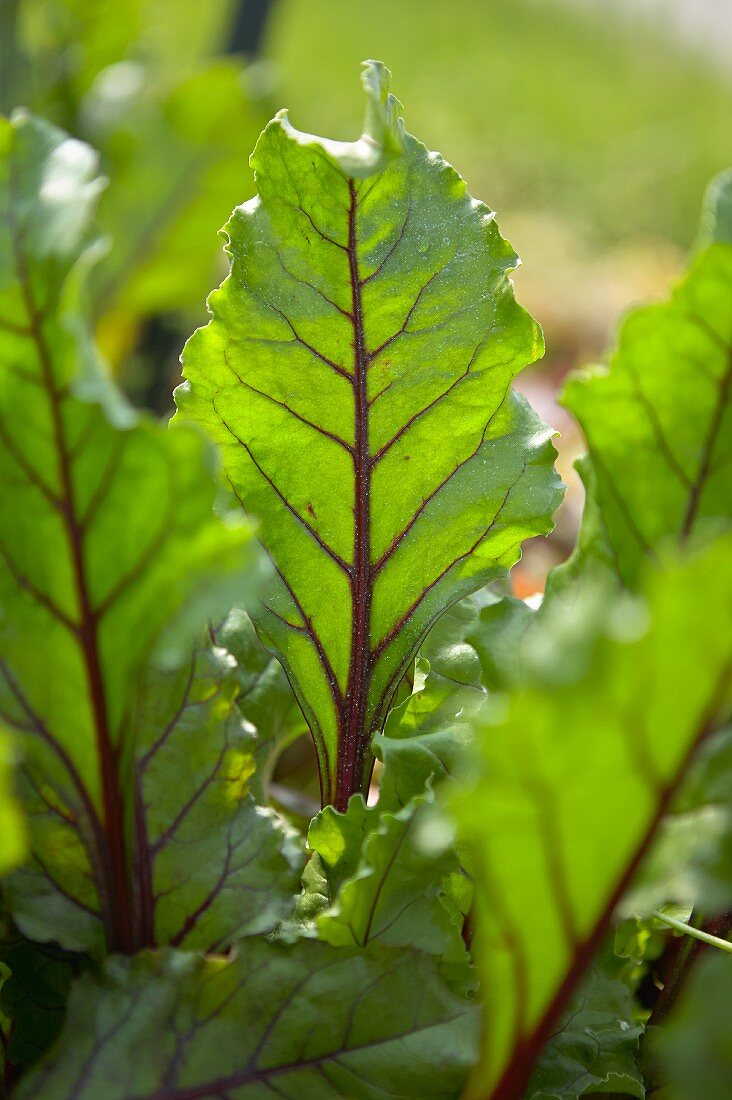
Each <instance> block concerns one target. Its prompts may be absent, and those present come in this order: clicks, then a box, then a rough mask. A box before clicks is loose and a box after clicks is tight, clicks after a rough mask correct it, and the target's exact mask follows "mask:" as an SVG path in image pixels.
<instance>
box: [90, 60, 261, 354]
mask: <svg viewBox="0 0 732 1100" xmlns="http://www.w3.org/2000/svg"><path fill="white" fill-rule="evenodd" d="M83 111H84V121H85V123H86V125H85V127H84V130H85V134H86V135H88V137H89V139H90V140H91V141H92V142H93V143H94V145H95V147H97V148H98V149H100V151H101V153H102V158H103V164H104V167H105V170H106V171H107V172H108V174H109V177H110V180H111V184H110V187H109V188H108V191H107V193H106V194H105V196H104V198H103V200H102V202H101V204H100V211H99V224H100V228H101V229H102V230H103V231H104V232H106V233H107V234H108V235H109V237H110V239H111V241H112V243H113V247H112V248H111V249H110V250H109V252H108V253H107V255H106V256H105V257H104V258H103V259H102V261H101V263H100V264H99V265H98V268H97V271H96V272H95V276H94V278H93V281H92V286H91V294H92V301H93V305H94V312H95V314H96V315H97V316H98V317H101V318H102V335H103V336H105V335H106V336H107V338H108V339H110V340H111V338H112V331H111V330H112V329H113V328H114V327H115V326H122V328H123V329H124V328H125V327H126V326H129V325H130V324H132V323H134V322H135V321H136V320H137V319H139V318H140V317H149V316H154V315H155V314H158V313H161V312H166V311H172V310H188V311H190V312H194V313H195V314H196V315H197V316H198V315H200V314H201V312H202V303H203V301H204V299H205V296H206V293H207V292H208V290H209V288H210V287H211V284H212V282H214V281H215V279H216V276H217V275H219V276H220V273H221V270H222V263H221V258H220V254H219V248H218V245H217V239H216V238H217V234H218V231H219V229H220V228H221V226H222V225H223V223H224V222H225V221H226V219H227V218H228V217H229V215H230V213H231V211H232V209H233V207H234V205H235V203H236V202H237V200H238V199H239V198H240V196H241V194H242V190H243V189H246V187H247V186H248V185H249V180H250V178H251V173H250V172H249V169H248V166H247V157H248V154H249V150H250V149H251V147H252V145H253V143H254V141H255V140H256V136H257V133H258V132H259V129H260V128H261V125H262V123H263V121H264V118H263V117H262V114H261V107H257V106H256V105H255V104H253V103H252V102H251V101H250V99H249V98H248V96H247V91H246V88H245V84H244V78H243V73H242V67H241V64H240V63H239V62H237V61H234V59H222V60H218V61H215V62H212V63H211V64H209V65H208V66H207V67H206V68H205V69H204V70H202V71H200V72H196V73H195V74H193V75H191V76H188V77H186V78H185V79H184V80H182V81H179V82H176V83H175V84H174V85H173V86H172V87H169V84H166V83H165V82H163V83H162V86H161V80H160V77H159V75H158V74H156V73H155V72H154V71H150V69H149V67H145V66H144V65H143V64H142V63H135V62H132V61H122V62H120V63H119V64H118V65H115V66H112V67H111V68H109V69H107V70H105V71H104V72H103V73H102V74H101V75H100V76H99V78H98V79H97V81H96V82H95V84H94V85H93V87H92V88H91V90H90V92H89V95H88V96H87V97H86V100H85V102H84V105H83Z"/></svg>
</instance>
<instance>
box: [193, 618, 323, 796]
mask: <svg viewBox="0 0 732 1100" xmlns="http://www.w3.org/2000/svg"><path fill="white" fill-rule="evenodd" d="M213 634H214V638H215V641H216V644H217V645H218V646H222V647H223V648H224V649H225V650H227V651H228V652H229V653H230V654H231V655H232V657H233V658H234V660H235V662H236V667H235V670H234V673H235V676H236V680H237V684H238V687H239V690H238V693H237V697H236V701H237V706H238V707H239V710H240V711H241V713H242V714H243V716H244V718H245V719H246V720H247V721H248V722H251V723H252V725H253V726H254V728H255V729H256V739H255V741H254V745H253V752H254V758H255V761H256V770H255V773H254V775H253V776H252V783H253V790H254V791H255V797H256V798H257V800H258V801H260V802H262V803H263V804H264V803H266V802H267V799H268V795H269V790H270V781H271V779H272V774H273V772H274V769H275V766H276V764H277V761H278V760H279V758H280V756H281V754H282V752H283V751H284V750H285V749H286V748H287V746H288V745H290V744H291V743H292V742H293V741H296V740H297V738H298V737H302V736H303V735H304V734H306V733H307V726H306V724H305V721H304V719H303V716H302V711H301V710H300V708H299V707H298V705H297V702H296V700H295V697H294V696H293V694H292V689H291V688H290V685H289V683H288V681H287V677H286V676H285V673H284V670H283V668H282V665H281V664H280V663H279V661H278V660H277V659H276V658H275V657H273V656H272V654H271V653H269V651H268V650H266V649H265V648H264V647H263V646H262V644H261V642H260V641H259V639H258V637H257V635H256V633H255V630H254V626H253V625H252V622H251V619H250V618H249V616H248V615H247V614H246V612H245V611H243V610H242V609H241V608H234V610H233V611H231V612H230V614H229V615H227V617H226V619H225V620H224V621H223V623H221V624H220V625H219V626H217V627H216V628H215V629H214V631H213Z"/></svg>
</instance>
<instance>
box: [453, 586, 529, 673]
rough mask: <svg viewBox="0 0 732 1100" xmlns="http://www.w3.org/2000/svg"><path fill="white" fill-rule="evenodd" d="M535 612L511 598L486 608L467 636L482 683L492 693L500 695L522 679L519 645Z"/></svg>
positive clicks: (506, 597)
mask: <svg viewBox="0 0 732 1100" xmlns="http://www.w3.org/2000/svg"><path fill="white" fill-rule="evenodd" d="M534 617H535V612H534V611H533V610H532V609H531V608H530V607H529V606H528V604H526V603H524V601H523V600H518V599H516V598H515V597H514V596H505V597H504V598H503V599H502V600H498V601H497V602H493V603H490V604H487V605H486V606H485V607H483V608H482V610H481V612H480V619H479V621H478V622H477V623H476V625H475V626H474V627H473V629H472V630H471V631H470V633H469V634H468V636H467V641H468V642H470V644H471V646H472V647H473V649H474V650H475V652H476V653H477V655H478V659H479V660H480V665H481V669H482V673H483V683H484V684H485V686H486V687H487V688H488V689H489V690H492V691H503V690H505V689H506V687H508V686H511V685H514V684H516V683H518V681H519V680H520V678H521V667H522V661H521V645H522V642H523V639H524V637H525V635H526V632H527V631H528V629H529V627H530V626H531V625H532V623H533V622H534Z"/></svg>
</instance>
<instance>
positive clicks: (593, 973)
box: [525, 949, 646, 1100]
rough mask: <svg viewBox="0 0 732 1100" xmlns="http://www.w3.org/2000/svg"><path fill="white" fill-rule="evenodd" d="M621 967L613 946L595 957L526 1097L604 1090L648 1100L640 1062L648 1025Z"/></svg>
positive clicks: (563, 1097) (572, 1096) (564, 1099)
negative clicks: (642, 1037)
mask: <svg viewBox="0 0 732 1100" xmlns="http://www.w3.org/2000/svg"><path fill="white" fill-rule="evenodd" d="M621 966H622V964H621V963H620V960H619V959H618V958H616V956H615V955H613V953H612V951H610V950H609V949H606V950H605V951H604V952H602V953H601V954H600V956H599V957H598V958H597V959H596V960H595V961H594V963H593V965H592V968H591V970H590V972H589V973H588V974H587V975H586V977H585V979H584V981H583V982H582V984H581V986H580V987H579V989H578V990H577V993H576V995H575V996H574V997H573V998H572V1003H571V1004H570V1007H569V1011H568V1012H567V1013H566V1016H565V1018H564V1020H563V1021H562V1023H561V1026H560V1027H558V1028H557V1029H556V1030H555V1032H554V1034H553V1035H552V1036H551V1038H550V1039H549V1041H548V1042H547V1044H546V1046H545V1047H544V1049H543V1051H542V1053H541V1058H540V1059H539V1063H538V1065H537V1067H536V1069H535V1071H534V1073H533V1074H532V1077H531V1081H530V1082H529V1086H528V1088H527V1090H526V1097H525V1100H579V1097H582V1096H588V1095H589V1096H595V1095H597V1094H598V1093H600V1094H601V1095H602V1096H610V1095H617V1094H618V1093H620V1095H621V1096H622V1097H623V1098H624V1100H627V1098H628V1097H638V1098H639V1100H643V1097H644V1096H645V1095H646V1093H645V1089H644V1086H643V1078H642V1077H641V1074H640V1071H639V1069H638V1067H637V1065H636V1062H635V1059H636V1056H637V1054H638V1037H639V1035H640V1034H641V1032H642V1030H643V1029H642V1027H641V1025H640V1024H639V1023H638V1021H637V1019H636V1016H637V1012H638V1006H637V1005H636V1003H635V1001H634V1000H633V995H632V991H631V989H630V987H629V986H628V985H627V984H626V983H625V982H624V981H623V979H622V977H621Z"/></svg>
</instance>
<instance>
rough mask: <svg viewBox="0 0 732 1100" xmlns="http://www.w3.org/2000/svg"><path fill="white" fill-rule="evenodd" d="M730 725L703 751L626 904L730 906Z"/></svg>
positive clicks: (648, 907) (638, 908)
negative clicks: (669, 903) (670, 903)
mask: <svg viewBox="0 0 732 1100" xmlns="http://www.w3.org/2000/svg"><path fill="white" fill-rule="evenodd" d="M730 791H732V730H729V729H727V730H722V731H720V733H719V734H718V735H717V736H716V737H713V738H711V739H710V740H709V741H708V742H707V743H706V744H705V745H704V746H703V747H702V749H701V750H700V752H699V753H698V755H697V758H696V759H695V760H694V762H693V764H692V767H691V769H690V771H689V774H688V776H687V777H686V779H685V781H684V784H683V786H682V787H681V790H680V791H679V795H678V797H677V799H676V800H675V802H674V805H673V806H672V809H671V812H670V813H669V814H667V816H666V817H665V818H664V820H663V821H662V823H661V826H660V828H659V831H658V837H657V838H656V841H655V843H654V845H653V847H652V849H651V851H650V852H649V854H648V858H647V859H646V860H645V861H644V863H643V865H642V867H641V869H640V871H639V874H638V878H637V880H636V882H635V884H634V887H633V889H632V890H631V892H630V894H629V896H628V897H627V898H626V901H625V903H624V908H625V909H627V910H628V911H629V912H632V913H634V914H640V913H645V914H649V913H651V912H653V910H654V909H658V908H660V907H661V906H663V905H665V904H666V903H668V902H672V903H674V904H676V905H680V906H682V907H684V908H685V909H686V911H687V913H688V912H689V911H691V910H692V909H697V908H698V910H699V911H700V912H703V913H709V914H711V913H721V912H725V911H726V910H729V909H730V908H732V799H730Z"/></svg>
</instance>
